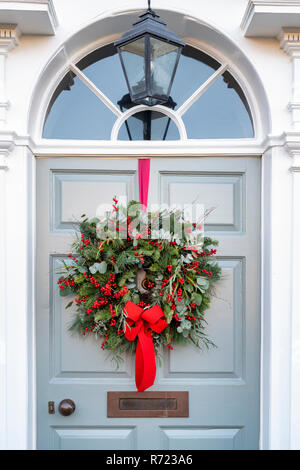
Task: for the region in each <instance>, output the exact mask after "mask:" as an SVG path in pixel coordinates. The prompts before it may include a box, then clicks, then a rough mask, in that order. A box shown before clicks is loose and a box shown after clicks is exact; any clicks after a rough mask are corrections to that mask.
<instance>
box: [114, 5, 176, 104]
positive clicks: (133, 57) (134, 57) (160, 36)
mask: <svg viewBox="0 0 300 470" xmlns="http://www.w3.org/2000/svg"><path fill="white" fill-rule="evenodd" d="M139 18H140V19H139V20H138V21H137V22H136V23H134V24H133V27H132V29H130V30H129V31H127V32H126V33H125V34H123V36H122V37H121V38H120V39H119V40H118V41H117V42H116V43H115V46H116V47H117V50H118V53H119V57H120V60H121V65H122V69H123V72H124V75H125V79H126V82H127V86H128V90H129V93H130V97H131V100H132V101H133V102H134V103H136V104H146V105H148V106H154V105H156V104H163V103H166V102H167V101H168V99H169V96H170V91H171V88H172V84H173V81H174V77H175V73H176V69H177V65H178V61H179V58H180V54H181V51H182V48H183V47H184V45H185V44H184V42H182V41H181V40H180V39H179V37H178V36H177V34H175V33H173V32H172V31H170V30H168V28H167V27H166V23H165V21H162V20H161V19H159V16H158V15H157V14H156V13H155V12H154V11H153V10H152V9H151V7H150V1H148V10H147V11H146V12H145V13H143V14H142V15H141V16H140V17H139Z"/></svg>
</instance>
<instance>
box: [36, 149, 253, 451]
mask: <svg viewBox="0 0 300 470" xmlns="http://www.w3.org/2000/svg"><path fill="white" fill-rule="evenodd" d="M137 185H138V178H137V160H135V159H101V158H99V159H98V158H55V159H54V158H53V159H50V158H49V159H38V160H37V229H38V239H37V245H38V249H37V367H38V370H37V383H38V448H39V449H155V450H159V449H187V450H192V449H256V448H258V439H259V364H260V159H258V158H173V159H171V158H162V159H160V158H157V159H152V160H151V176H150V188H149V203H151V202H166V203H191V202H192V201H193V200H194V199H195V198H196V197H198V201H199V202H201V203H204V204H205V206H206V207H208V208H209V207H216V210H215V211H214V212H213V213H212V214H211V215H210V216H209V218H208V219H207V221H206V235H209V236H211V237H212V238H215V239H218V240H219V242H220V245H219V249H218V260H219V263H220V265H221V267H222V275H223V278H222V281H221V282H220V284H219V285H218V287H217V290H216V292H215V296H214V298H213V302H212V305H211V308H210V310H209V311H208V312H207V315H206V317H207V320H208V327H207V333H208V334H209V336H210V337H211V338H212V340H213V341H214V342H215V343H216V345H217V346H218V347H217V348H216V349H211V350H209V351H204V352H201V351H199V350H197V349H195V348H194V347H192V346H190V347H175V349H174V350H173V351H170V350H168V351H165V352H164V354H163V360H162V364H161V366H160V367H158V370H157V377H156V382H155V385H154V386H153V387H152V388H151V390H157V391H176V390H182V391H188V392H189V417H186V418H126V419H125V418H108V417H107V392H108V391H134V390H135V381H134V358H130V357H125V360H124V362H123V364H122V365H121V367H120V369H118V370H116V369H115V366H114V364H112V363H111V361H110V359H109V358H107V357H106V353H104V352H103V351H102V350H101V348H100V344H101V342H98V343H97V341H96V340H95V339H94V338H92V337H88V338H86V337H78V336H72V335H71V334H70V332H69V331H68V327H69V324H70V321H71V319H72V314H73V313H72V311H71V309H68V310H65V306H66V304H67V303H68V299H64V298H62V297H60V296H59V292H58V289H57V286H56V282H57V279H58V277H59V274H58V272H57V271H56V268H57V267H59V265H60V260H61V258H65V257H67V254H68V253H69V251H70V244H71V242H72V237H73V234H74V228H75V227H76V226H75V225H74V220H75V219H76V218H79V217H80V216H81V214H83V213H85V214H87V215H88V216H90V217H93V216H94V215H95V210H96V208H97V206H98V205H99V204H100V203H102V202H106V203H107V202H108V203H110V202H111V200H112V197H113V196H114V195H115V194H119V195H121V194H126V195H127V197H128V199H129V200H130V199H137V198H138V186H137ZM72 232H73V234H72ZM66 398H69V399H72V400H73V401H74V402H75V404H76V410H75V412H74V413H73V414H72V415H71V416H68V417H64V416H62V415H60V414H59V412H58V409H57V406H58V404H59V402H60V401H61V400H63V399H66ZM50 401H53V402H54V409H55V413H54V414H49V413H48V402H50Z"/></svg>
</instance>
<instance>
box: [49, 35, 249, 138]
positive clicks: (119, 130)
mask: <svg viewBox="0 0 300 470" xmlns="http://www.w3.org/2000/svg"><path fill="white" fill-rule="evenodd" d="M252 137H254V129H253V121H252V116H251V112H250V108H249V106H248V103H247V100H246V97H245V95H244V93H243V91H242V89H241V87H240V86H239V84H238V83H237V81H236V80H235V79H234V78H233V76H232V75H231V74H230V73H229V71H228V70H227V64H220V63H219V62H217V61H216V60H215V59H213V58H211V57H209V56H208V55H207V54H205V53H203V52H201V51H199V50H198V49H195V48H193V47H191V46H185V47H184V49H183V52H182V56H181V59H180V61H179V66H178V69H177V72H176V75H175V79H174V83H173V86H172V90H171V96H170V99H169V101H168V102H167V103H165V104H164V105H161V106H154V107H152V108H148V107H147V106H141V105H136V104H135V103H132V102H131V100H130V96H129V94H128V89H127V86H126V82H125V78H124V75H123V72H122V69H121V65H120V61H119V57H118V55H117V53H116V50H115V47H114V46H113V45H112V44H110V45H108V46H105V47H102V48H101V49H98V50H96V51H94V52H92V53H91V54H89V55H88V56H86V57H85V58H83V59H82V60H81V61H80V62H78V63H77V64H76V65H75V64H71V66H70V71H69V72H68V73H67V74H66V75H65V77H64V78H63V80H62V81H61V83H60V84H59V86H58V87H57V89H56V90H55V93H54V94H53V96H52V99H51V102H50V104H49V106H48V110H47V115H46V120H45V124H44V129H43V138H46V139H80V140H111V139H112V140H115V139H119V140H162V141H163V140H178V139H186V138H187V139H234V138H252Z"/></svg>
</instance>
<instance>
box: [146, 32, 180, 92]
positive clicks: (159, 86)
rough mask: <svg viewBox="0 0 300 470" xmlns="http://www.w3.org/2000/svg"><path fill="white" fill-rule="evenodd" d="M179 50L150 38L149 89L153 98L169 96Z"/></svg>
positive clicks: (176, 47)
mask: <svg viewBox="0 0 300 470" xmlns="http://www.w3.org/2000/svg"><path fill="white" fill-rule="evenodd" d="M179 50H180V48H179V47H178V46H175V45H173V44H170V43H167V42H165V41H161V40H159V39H156V38H153V37H151V38H150V89H151V94H152V95H154V96H169V93H170V88H171V85H172V79H173V76H174V71H175V69H176V66H177V59H178V53H179Z"/></svg>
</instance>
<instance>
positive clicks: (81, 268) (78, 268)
mask: <svg viewBox="0 0 300 470" xmlns="http://www.w3.org/2000/svg"><path fill="white" fill-rule="evenodd" d="M76 267H77V271H79V272H80V273H82V274H83V273H85V272H86V268H85V267H84V266H80V265H77V266H76Z"/></svg>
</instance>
